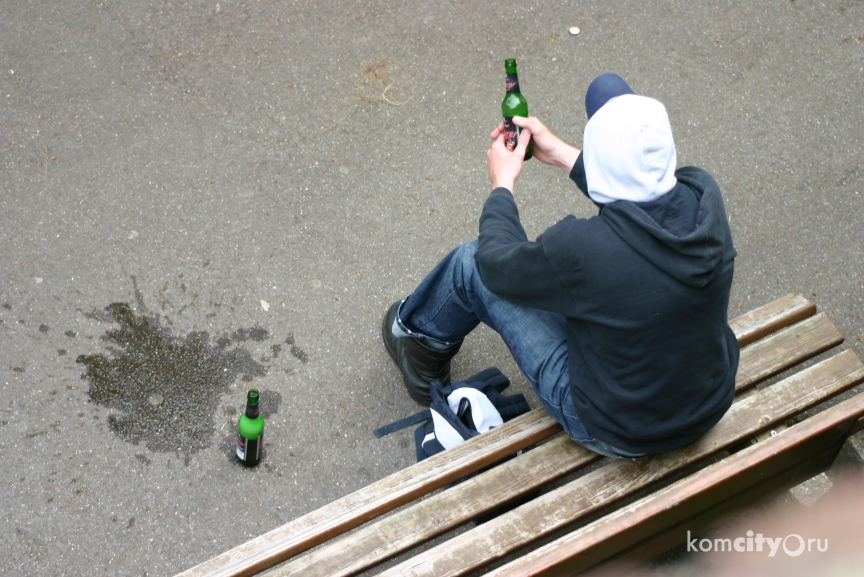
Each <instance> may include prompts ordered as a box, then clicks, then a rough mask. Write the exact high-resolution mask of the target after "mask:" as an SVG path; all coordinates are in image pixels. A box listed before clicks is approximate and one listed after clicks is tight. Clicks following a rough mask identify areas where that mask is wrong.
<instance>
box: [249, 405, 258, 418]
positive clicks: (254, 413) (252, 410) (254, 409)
mask: <svg viewBox="0 0 864 577" xmlns="http://www.w3.org/2000/svg"><path fill="white" fill-rule="evenodd" d="M246 416H247V417H249V418H250V419H257V418H258V403H255V404H254V405H253V404H250V403H246Z"/></svg>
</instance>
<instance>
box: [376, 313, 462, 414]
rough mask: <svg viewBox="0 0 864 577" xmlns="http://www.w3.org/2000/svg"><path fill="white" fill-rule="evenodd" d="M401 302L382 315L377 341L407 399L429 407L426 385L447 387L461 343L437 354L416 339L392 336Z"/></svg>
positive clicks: (427, 386)
mask: <svg viewBox="0 0 864 577" xmlns="http://www.w3.org/2000/svg"><path fill="white" fill-rule="evenodd" d="M400 304H401V301H396V302H395V303H393V305H392V306H391V307H390V309H389V310H388V311H387V314H385V315H384V322H383V323H382V325H381V337H382V338H383V340H384V347H385V348H386V349H387V352H388V353H390V358H392V359H393V362H394V363H396V366H397V367H399V370H400V371H401V372H402V381H403V382H404V383H405V388H406V389H408V394H409V395H411V398H412V399H414V400H415V401H417V402H418V403H420V404H422V405H429V404H431V403H432V397H431V396H430V394H429V383H431V382H432V381H434V380H435V379H438V380H440V381H441V383H442V384H443V385H444V386H445V387H446V386H448V385H449V384H450V360H451V359H452V358H453V357H454V356H456V353H457V352H458V351H459V347H461V346H462V343H461V342H459V343H456V344H455V345H451V346H449V347H447V348H446V349H442V350H437V349H434V348H432V347H430V346H428V345H426V344H424V343H423V339H420V338H417V337H395V336H393V331H392V328H393V321H394V320H396V315H397V313H398V312H399V305H400Z"/></svg>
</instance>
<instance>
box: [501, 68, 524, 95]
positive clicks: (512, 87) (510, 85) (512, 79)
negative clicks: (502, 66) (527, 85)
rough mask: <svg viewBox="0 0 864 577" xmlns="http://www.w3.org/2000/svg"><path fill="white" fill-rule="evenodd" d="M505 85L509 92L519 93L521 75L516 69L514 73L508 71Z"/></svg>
mask: <svg viewBox="0 0 864 577" xmlns="http://www.w3.org/2000/svg"><path fill="white" fill-rule="evenodd" d="M504 87H505V88H506V89H507V94H517V93H519V92H520V91H519V76H517V75H516V71H515V70H514V71H513V72H512V73H511V72H508V73H507V80H506V82H505V84H504Z"/></svg>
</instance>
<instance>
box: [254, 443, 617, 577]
mask: <svg viewBox="0 0 864 577" xmlns="http://www.w3.org/2000/svg"><path fill="white" fill-rule="evenodd" d="M600 458H601V456H600V455H598V454H597V453H593V452H591V451H589V450H588V449H585V448H584V447H582V446H581V445H579V444H577V443H574V442H573V441H571V440H570V438H569V437H568V436H566V435H562V436H559V437H557V438H555V439H553V440H551V441H549V442H548V443H546V444H543V445H541V446H539V447H537V448H536V449H534V450H532V451H528V452H527V453H524V454H523V455H521V456H520V457H518V458H516V459H512V460H510V461H507V462H506V463H502V464H501V465H498V466H497V467H495V468H494V469H492V470H490V471H486V472H485V473H483V474H482V475H478V476H477V477H474V478H472V479H469V480H467V481H465V482H463V483H460V484H459V485H457V486H455V487H452V488H450V489H448V490H446V491H442V492H440V493H438V494H436V495H433V496H431V497H429V498H428V499H425V500H423V501H420V502H419V503H416V504H414V505H412V506H411V507H409V508H407V509H404V510H402V511H399V512H397V513H394V514H393V515H391V516H389V517H386V518H384V519H381V520H380V521H377V522H375V523H374V524H372V525H369V526H367V527H363V528H362V529H360V530H359V531H356V532H355V533H352V534H351V535H347V536H345V537H343V538H341V539H339V540H336V541H334V542H332V543H328V544H326V545H324V546H323V547H320V548H318V549H316V550H314V551H312V552H311V553H309V554H307V555H304V556H303V557H299V558H297V559H293V560H291V561H290V562H289V563H286V564H285V565H281V566H279V567H275V568H274V569H271V570H270V571H268V572H266V573H265V574H264V577H285V576H288V575H298V576H300V575H302V576H303V577H324V576H327V577H337V576H347V575H356V574H357V573H360V572H362V571H364V570H366V569H368V568H370V567H374V566H375V565H377V564H379V563H381V562H383V561H386V560H387V559H390V558H392V557H395V556H396V555H398V554H399V553H401V552H403V551H407V550H410V549H411V548H413V547H415V546H417V545H419V544H421V543H424V542H425V541H428V540H429V539H432V538H433V537H435V536H437V535H440V534H442V533H446V532H447V531H449V530H451V529H453V528H455V527H458V526H460V525H462V524H464V523H466V522H468V521H470V520H471V519H473V518H475V517H477V516H478V515H481V514H483V513H485V512H487V511H491V510H493V509H495V508H496V507H498V506H500V505H502V504H503V503H505V502H508V501H510V500H512V499H515V498H517V497H519V496H520V495H524V494H527V493H530V492H531V491H535V490H537V489H539V488H540V487H542V486H543V485H545V484H546V483H549V482H550V481H553V480H555V479H557V478H559V477H561V476H563V475H566V474H567V473H569V472H571V471H574V470H576V469H578V468H580V467H582V466H584V465H587V464H588V463H591V462H593V461H596V460H598V459H600Z"/></svg>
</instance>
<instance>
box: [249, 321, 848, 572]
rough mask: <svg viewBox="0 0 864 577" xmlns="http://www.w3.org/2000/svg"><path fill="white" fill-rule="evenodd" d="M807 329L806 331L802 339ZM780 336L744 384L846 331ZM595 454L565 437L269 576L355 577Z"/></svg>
mask: <svg viewBox="0 0 864 577" xmlns="http://www.w3.org/2000/svg"><path fill="white" fill-rule="evenodd" d="M799 326H801V328H799ZM802 333H803V334H805V335H807V336H806V337H802ZM776 336H777V337H778V338H776V339H775V337H773V336H772V337H770V338H769V339H766V340H764V341H760V342H759V343H756V344H753V345H750V346H749V347H746V348H745V349H744V350H743V351H742V354H741V363H740V366H739V371H738V375H739V378H738V379H737V383H736V388H737V389H739V390H740V389H744V388H747V387H751V386H753V385H755V384H757V383H758V382H760V381H761V380H764V379H766V378H768V377H770V376H772V375H775V374H777V373H779V372H781V371H782V370H784V369H786V368H788V367H789V366H790V364H795V363H798V362H800V361H802V360H804V359H808V358H811V357H812V356H815V355H816V354H818V353H819V352H822V351H823V350H825V349H826V348H829V347H830V346H833V345H835V344H839V342H841V341H842V335H841V334H840V333H839V331H838V330H837V328H836V327H835V326H834V324H833V323H832V322H831V320H830V319H829V318H828V317H827V316H825V315H824V314H823V315H818V316H816V317H813V318H811V319H808V320H806V321H804V322H802V323H799V325H796V326H795V327H790V328H787V329H785V330H783V331H781V333H778V335H776ZM838 337H839V339H840V340H838ZM763 343H769V344H770V345H771V346H773V347H777V348H781V349H782V350H784V351H786V354H785V355H774V354H770V352H771V349H770V348H766V346H765V345H764V344H763ZM790 358H791V359H792V361H790ZM550 455H552V456H550ZM594 455H595V454H594V453H592V452H590V451H588V450H586V449H583V448H581V447H580V446H579V445H577V444H575V443H572V442H570V440H569V439H568V438H566V437H562V438H560V439H557V440H555V441H552V442H550V443H547V444H546V445H543V446H541V447H538V448H537V449H535V450H534V451H531V452H529V453H526V454H525V455H523V456H522V457H520V458H519V459H516V460H513V461H510V462H508V463H506V464H505V465H501V466H500V470H497V469H498V468H496V470H492V471H488V472H486V473H484V474H483V475H480V476H478V477H475V478H473V479H471V480H470V481H468V482H466V483H462V484H460V485H458V486H456V487H453V488H451V489H449V490H447V491H445V492H442V493H439V494H437V495H434V496H432V497H430V498H428V499H426V500H424V501H421V502H420V503H417V504H415V505H413V506H412V507H410V508H408V509H406V510H404V511H400V512H398V513H395V514H394V515H391V516H390V517H387V518H384V519H382V520H380V521H377V522H375V523H374V524H372V525H370V526H368V527H364V528H362V529H360V530H359V531H357V532H355V533H354V534H353V535H350V536H348V537H345V538H343V539H340V540H338V541H335V542H333V543H329V544H327V545H325V546H323V547H321V548H319V549H317V550H316V551H314V552H312V553H310V554H308V555H305V556H303V557H300V558H298V559H296V560H293V561H291V562H289V563H287V564H284V565H282V566H280V567H277V568H275V569H273V570H271V571H269V572H267V573H266V574H265V577H281V576H284V575H303V576H304V577H307V576H308V577H317V576H330V577H337V576H344V575H354V574H356V573H359V572H360V571H362V570H365V569H368V568H369V567H374V566H375V565H377V564H379V563H382V562H383V561H386V560H387V559H390V558H392V557H395V556H396V555H398V554H400V553H402V552H404V551H407V550H410V549H411V548H413V547H415V546H417V545H419V544H422V543H424V542H426V541H428V540H430V539H432V538H434V537H436V536H438V535H440V534H443V533H446V532H447V531H449V530H451V529H453V528H455V527H458V526H460V525H462V524H464V523H467V522H468V521H470V520H471V519H474V518H476V517H478V516H479V515H481V514H483V513H486V512H487V511H489V510H491V509H494V508H495V507H496V506H498V505H500V504H501V503H504V502H507V501H510V500H512V499H515V498H518V497H519V496H521V495H524V494H527V493H530V492H531V491H533V490H535V488H536V487H538V486H542V485H544V484H546V483H549V482H550V481H553V480H555V479H557V478H560V477H561V476H563V475H566V474H568V473H570V472H572V471H575V470H576V469H578V468H580V467H582V466H584V465H585V464H587V463H589V462H591V461H593V460H594V459H593V458H592V456H594ZM514 479H518V482H514ZM394 536H396V537H394Z"/></svg>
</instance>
